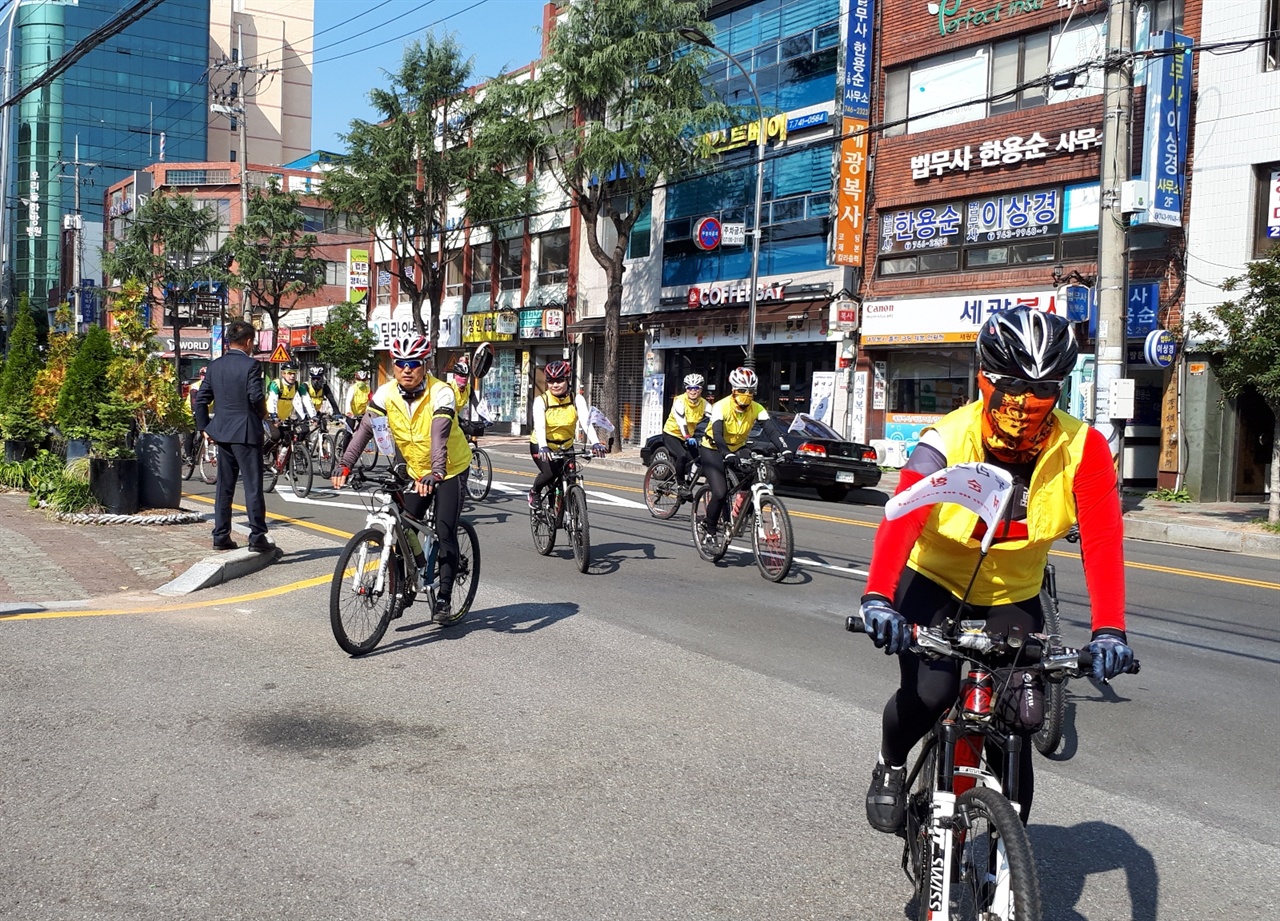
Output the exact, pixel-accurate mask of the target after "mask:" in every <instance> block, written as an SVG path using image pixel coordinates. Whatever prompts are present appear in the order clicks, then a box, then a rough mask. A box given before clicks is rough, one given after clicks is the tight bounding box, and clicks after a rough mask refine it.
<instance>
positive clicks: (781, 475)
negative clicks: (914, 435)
mask: <svg viewBox="0 0 1280 921" xmlns="http://www.w3.org/2000/svg"><path fill="white" fill-rule="evenodd" d="M769 416H770V418H772V419H773V420H774V422H776V423H777V424H778V427H779V428H781V429H782V430H783V432H784V433H785V437H786V440H787V444H788V446H789V447H790V448H791V452H792V454H793V455H794V456H793V457H792V459H791V461H789V462H786V463H784V462H781V461H779V463H778V465H777V467H776V469H777V473H778V482H779V483H780V484H782V485H785V486H812V487H815V488H816V489H817V490H818V495H819V496H820V497H821V498H823V499H825V500H826V501H828V502H839V501H841V500H842V499H844V497H845V496H846V495H848V493H849V490H850V489H852V488H854V487H872V486H877V485H879V483H880V468H879V466H877V465H876V449H875V448H873V447H871V446H870V445H864V444H858V443H857V442H853V441H845V440H844V439H843V438H841V437H840V434H839V433H838V432H836V430H835V429H833V428H831V427H830V426H829V425H826V424H825V423H823V422H819V421H818V420H817V419H814V418H813V417H812V416H808V415H805V414H804V413H800V414H799V415H797V414H795V413H775V412H771V413H769ZM750 448H757V449H759V450H761V451H765V452H769V453H773V451H774V447H773V445H772V443H771V442H770V441H769V440H768V439H767V438H765V436H764V428H763V426H761V425H756V426H755V428H753V429H752V430H751V432H750V434H749V435H748V436H747V449H750ZM666 450H667V449H666V447H665V446H664V445H663V443H662V436H661V435H655V436H653V437H652V438H650V439H649V440H648V441H647V442H646V443H645V444H644V445H643V446H642V447H641V448H640V459H641V460H643V461H644V463H645V466H649V465H650V464H652V463H653V461H654V459H655V458H657V457H659V456H665V455H666Z"/></svg>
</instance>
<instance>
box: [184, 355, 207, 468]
mask: <svg viewBox="0 0 1280 921" xmlns="http://www.w3.org/2000/svg"><path fill="white" fill-rule="evenodd" d="M208 371H209V369H208V368H207V367H201V368H200V370H199V371H198V372H196V373H197V375H198V377H196V379H195V380H194V381H192V382H191V386H190V387H189V388H188V389H187V408H188V409H190V410H191V415H192V417H193V418H194V416H195V412H196V394H197V393H199V392H200V388H201V387H202V386H204V376H205V374H207V373H208ZM209 415H213V401H212V400H210V401H209ZM182 447H183V449H184V450H185V451H186V452H187V456H188V457H192V456H194V455H195V451H196V431H195V429H194V428H193V429H192V430H191V431H189V432H187V434H185V435H183V436H182Z"/></svg>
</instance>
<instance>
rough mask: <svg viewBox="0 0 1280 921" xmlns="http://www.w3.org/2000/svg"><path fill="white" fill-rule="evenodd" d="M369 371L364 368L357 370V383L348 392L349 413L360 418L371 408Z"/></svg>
mask: <svg viewBox="0 0 1280 921" xmlns="http://www.w3.org/2000/svg"><path fill="white" fill-rule="evenodd" d="M369 393H370V392H369V372H368V371H365V370H363V369H361V370H359V371H357V372H356V379H355V383H353V384H352V385H351V389H350V390H349V391H348V392H347V415H348V416H355V417H357V418H359V417H360V416H363V415H364V411H365V410H366V409H368V408H369Z"/></svg>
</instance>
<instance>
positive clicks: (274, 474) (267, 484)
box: [262, 445, 284, 492]
mask: <svg viewBox="0 0 1280 921" xmlns="http://www.w3.org/2000/svg"><path fill="white" fill-rule="evenodd" d="M283 451H284V445H276V446H275V447H274V448H272V449H271V450H269V451H263V452H262V491H263V492H271V490H273V489H275V488H276V481H277V480H279V479H280V458H281V455H282V452H283Z"/></svg>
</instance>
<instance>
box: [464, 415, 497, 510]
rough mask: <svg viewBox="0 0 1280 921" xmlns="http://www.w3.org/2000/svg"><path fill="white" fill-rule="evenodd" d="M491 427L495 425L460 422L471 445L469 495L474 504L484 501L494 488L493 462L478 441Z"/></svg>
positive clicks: (468, 474) (490, 423)
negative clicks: (492, 487)
mask: <svg viewBox="0 0 1280 921" xmlns="http://www.w3.org/2000/svg"><path fill="white" fill-rule="evenodd" d="M491 425H493V423H492V422H474V421H472V420H470V419H462V420H460V421H459V422H458V426H459V427H460V428H461V429H462V434H464V435H466V436H467V443H468V444H469V445H471V469H470V470H469V471H468V472H467V495H468V496H470V497H471V500H472V501H473V502H480V501H482V500H483V499H484V498H485V497H486V496H487V495H489V489H490V487H491V486H493V461H491V460H490V459H489V452H488V451H486V450H485V449H484V448H482V447H480V445H479V443H478V442H477V441H476V439H477V438H479V437H480V436H481V435H483V434H484V430H485V429H487V428H488V427H489V426H491Z"/></svg>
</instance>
